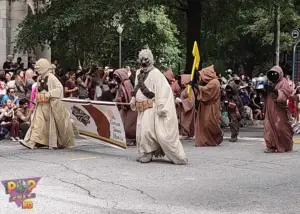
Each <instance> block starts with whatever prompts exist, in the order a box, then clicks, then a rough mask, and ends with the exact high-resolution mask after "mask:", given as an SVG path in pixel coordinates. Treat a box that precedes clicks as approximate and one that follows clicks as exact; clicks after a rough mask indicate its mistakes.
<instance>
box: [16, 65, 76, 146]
mask: <svg viewBox="0 0 300 214" xmlns="http://www.w3.org/2000/svg"><path fill="white" fill-rule="evenodd" d="M35 71H36V72H37V73H38V74H39V77H38V79H37V88H38V93H37V96H36V99H37V106H36V108H35V111H34V113H33V117H32V121H31V126H30V128H29V130H28V132H27V134H26V136H25V139H24V140H23V141H21V142H20V143H21V145H23V146H25V147H27V148H29V149H33V148H34V147H35V146H36V147H41V146H47V147H49V148H50V149H56V148H59V149H63V148H71V147H74V146H75V137H74V132H73V126H72V122H71V118H70V114H69V112H68V110H67V109H66V107H65V105H64V104H63V102H62V101H61V99H62V98H63V86H62V85H61V83H60V81H59V80H58V79H57V78H56V77H55V76H54V74H53V73H52V66H51V64H50V62H49V61H48V60H46V59H40V60H38V61H37V62H36V64H35Z"/></svg>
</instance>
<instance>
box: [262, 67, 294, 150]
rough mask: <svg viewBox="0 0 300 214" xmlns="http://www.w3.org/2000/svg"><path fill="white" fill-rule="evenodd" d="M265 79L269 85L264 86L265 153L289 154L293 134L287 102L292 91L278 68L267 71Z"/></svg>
mask: <svg viewBox="0 0 300 214" xmlns="http://www.w3.org/2000/svg"><path fill="white" fill-rule="evenodd" d="M267 78H268V80H269V81H270V83H269V84H268V85H266V86H265V90H266V91H267V96H266V99H265V111H266V113H265V124H264V138H265V142H266V147H267V149H266V150H265V152H266V153H274V152H290V151H292V150H293V134H294V133H293V129H292V126H291V124H290V122H289V109H288V106H287V100H288V98H289V97H290V96H291V95H292V89H291V87H290V85H289V82H288V81H287V79H286V78H284V77H283V71H282V69H281V67H279V66H275V67H273V68H272V69H271V70H269V71H268V72H267Z"/></svg>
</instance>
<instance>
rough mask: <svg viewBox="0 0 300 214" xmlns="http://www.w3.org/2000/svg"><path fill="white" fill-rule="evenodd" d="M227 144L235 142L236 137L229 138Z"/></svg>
mask: <svg viewBox="0 0 300 214" xmlns="http://www.w3.org/2000/svg"><path fill="white" fill-rule="evenodd" d="M229 142H232V143H234V142H237V137H231V138H230V140H229Z"/></svg>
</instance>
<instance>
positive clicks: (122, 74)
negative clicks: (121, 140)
mask: <svg viewBox="0 0 300 214" xmlns="http://www.w3.org/2000/svg"><path fill="white" fill-rule="evenodd" d="M114 79H115V80H116V82H117V83H118V84H119V89H118V91H117V95H116V99H115V101H116V102H121V103H130V101H131V98H132V92H133V86H132V85H131V82H130V80H129V77H128V74H127V70H126V69H118V70H116V71H114ZM120 115H121V118H122V121H123V124H124V129H125V134H126V139H127V145H128V146H133V145H135V141H136V121H137V115H138V114H137V112H135V111H132V110H131V108H130V106H129V105H121V110H120Z"/></svg>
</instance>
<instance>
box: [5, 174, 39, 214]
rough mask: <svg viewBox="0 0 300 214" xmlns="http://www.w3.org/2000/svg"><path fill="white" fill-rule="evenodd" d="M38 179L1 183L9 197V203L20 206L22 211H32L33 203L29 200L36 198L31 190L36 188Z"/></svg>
mask: <svg viewBox="0 0 300 214" xmlns="http://www.w3.org/2000/svg"><path fill="white" fill-rule="evenodd" d="M40 179H41V178H24V179H17V180H6V181H2V184H3V185H4V187H5V192H6V194H7V195H10V197H9V202H15V203H16V204H17V206H18V207H20V206H21V205H22V209H32V208H33V203H32V201H31V200H30V199H32V198H35V197H36V195H35V193H32V190H33V189H34V188H35V187H36V186H37V183H38V182H39V180H40Z"/></svg>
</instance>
